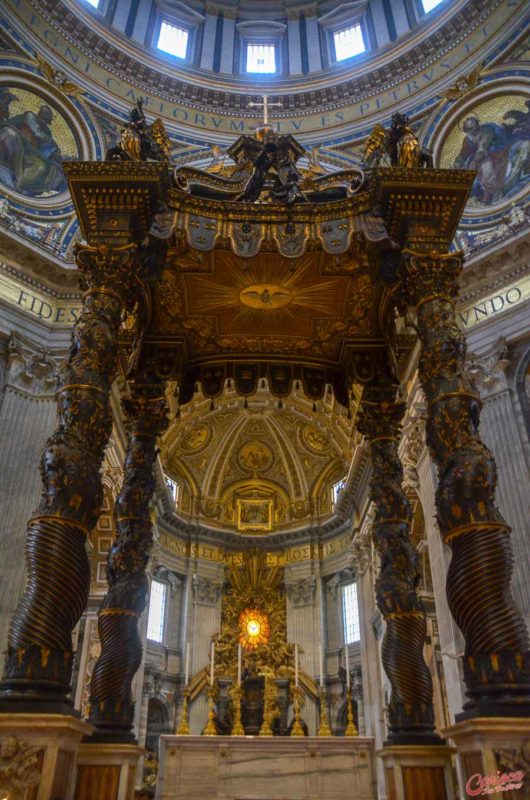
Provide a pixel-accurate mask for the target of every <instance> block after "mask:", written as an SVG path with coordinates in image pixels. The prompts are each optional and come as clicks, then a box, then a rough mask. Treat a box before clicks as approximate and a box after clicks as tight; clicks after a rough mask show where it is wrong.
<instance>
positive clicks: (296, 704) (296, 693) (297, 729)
mask: <svg viewBox="0 0 530 800" xmlns="http://www.w3.org/2000/svg"><path fill="white" fill-rule="evenodd" d="M301 704H302V690H301V689H300V687H299V686H295V687H294V689H293V714H294V725H293V727H292V728H291V733H290V735H291V736H304V735H305V734H304V729H303V728H302V723H301V722H300V706H301Z"/></svg>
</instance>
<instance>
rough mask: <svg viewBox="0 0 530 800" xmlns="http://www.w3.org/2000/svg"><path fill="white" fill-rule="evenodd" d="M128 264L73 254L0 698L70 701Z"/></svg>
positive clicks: (110, 255) (106, 256)
mask: <svg viewBox="0 0 530 800" xmlns="http://www.w3.org/2000/svg"><path fill="white" fill-rule="evenodd" d="M135 257H136V246H135V245H132V244H131V245H124V246H120V247H116V248H111V247H107V246H105V247H103V246H102V247H100V248H94V247H90V246H86V245H85V246H80V247H79V248H78V251H77V263H78V266H79V269H80V270H81V273H82V276H81V288H82V289H83V290H84V295H83V307H82V313H81V315H80V317H79V320H78V322H77V324H76V325H75V328H74V332H73V337H72V345H71V347H70V351H69V355H68V358H67V361H66V363H65V365H64V368H63V370H62V376H61V388H59V390H58V392H57V413H58V418H59V423H58V426H57V428H56V430H55V432H54V433H53V434H52V436H51V437H50V438H49V439H48V442H47V443H46V446H45V449H44V452H43V455H42V459H41V464H40V472H41V479H42V485H43V490H42V497H41V501H40V505H39V508H38V510H37V512H36V514H35V516H34V517H33V519H31V520H30V522H29V525H28V537H27V544H26V561H27V570H28V579H27V585H26V590H25V593H24V595H23V597H22V600H21V602H20V604H19V606H18V608H17V610H16V612H15V615H14V617H13V620H12V623H11V627H10V632H9V643H8V650H7V656H6V667H5V674H4V680H3V683H2V687H1V689H2V691H1V695H2V697H4V698H9V699H11V700H17V701H18V700H19V701H22V702H23V701H24V700H25V699H26V698H27V699H28V700H31V702H32V703H34V702H35V701H39V700H42V701H46V702H54V703H57V704H59V706H60V705H61V704H66V706H68V705H70V704H71V702H70V701H69V700H68V699H67V695H68V692H69V682H70V675H71V668H72V642H71V633H72V630H73V628H74V626H75V624H76V623H77V621H78V619H79V617H80V616H81V614H82V612H83V610H84V608H85V606H86V602H87V599H88V591H89V580H90V576H89V564H88V559H87V554H86V550H85V542H86V537H87V535H88V534H89V532H90V531H91V529H92V528H93V527H94V525H95V524H96V521H97V518H98V515H99V510H100V507H101V501H102V486H101V477H100V472H99V471H100V467H101V462H102V459H103V453H104V449H105V445H106V443H107V441H108V438H109V435H110V432H111V427H112V419H111V408H110V402H109V393H110V387H111V384H112V382H113V380H114V377H115V374H116V369H117V334H118V329H119V326H120V319H121V313H122V308H123V307H124V305H127V303H128V302H129V301H130V300H131V298H132V297H133V296H134V292H135V288H136V287H135V279H134V262H135Z"/></svg>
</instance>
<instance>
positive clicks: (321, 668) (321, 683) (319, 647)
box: [318, 644, 324, 689]
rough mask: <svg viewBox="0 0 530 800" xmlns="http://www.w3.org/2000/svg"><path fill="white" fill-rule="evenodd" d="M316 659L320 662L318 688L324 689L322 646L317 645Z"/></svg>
mask: <svg viewBox="0 0 530 800" xmlns="http://www.w3.org/2000/svg"><path fill="white" fill-rule="evenodd" d="M318 658H319V661H320V688H321V689H323V688H324V655H323V653H322V645H321V644H319V645H318Z"/></svg>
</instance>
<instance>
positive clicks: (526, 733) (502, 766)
mask: <svg viewBox="0 0 530 800" xmlns="http://www.w3.org/2000/svg"><path fill="white" fill-rule="evenodd" d="M441 733H442V735H443V736H444V737H446V738H448V739H451V740H452V741H453V742H454V744H455V746H456V749H457V751H458V760H459V762H460V770H461V775H462V783H463V786H464V797H469V796H479V795H480V792H479V791H477V790H478V787H479V786H480V777H481V778H488V777H489V776H498V777H502V776H503V775H506V776H507V778H506V779H505V784H506V783H513V781H509V780H508V778H509V776H510V774H512V775H513V774H514V773H518V772H519V773H520V772H523V773H524V777H523V779H522V786H521V787H520V788H518V789H514V790H507V789H505V790H503V791H498V792H493V793H491V794H490V793H489V792H487V794H488V797H490V798H492V800H530V717H476V718H474V719H466V720H463V721H462V722H457V723H456V724H455V725H451V726H450V727H448V728H445V729H444V730H442V731H441ZM517 783H519V782H517ZM469 790H471V791H469ZM473 791H474V792H475V794H474V795H473V794H472V793H471V792H473Z"/></svg>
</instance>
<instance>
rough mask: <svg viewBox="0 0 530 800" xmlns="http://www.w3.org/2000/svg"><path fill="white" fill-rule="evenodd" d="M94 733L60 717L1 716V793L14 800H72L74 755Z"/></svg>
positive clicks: (50, 715) (88, 727)
mask: <svg viewBox="0 0 530 800" xmlns="http://www.w3.org/2000/svg"><path fill="white" fill-rule="evenodd" d="M93 730H94V728H93V726H92V725H89V724H88V722H82V721H81V720H80V719H77V717H71V716H66V715H64V716H63V715H62V714H5V713H4V714H0V789H3V790H4V791H5V792H6V793H7V796H8V797H10V798H11V797H13V798H16V800H50V799H51V798H53V799H54V800H55V798H61V800H72V799H73V796H74V781H75V766H76V752H77V749H78V747H79V743H80V741H81V739H82V738H83V737H84V736H90V734H91V733H92V732H93ZM9 792H11V794H9ZM1 796H2V797H3V796H4V795H3V794H2V795H1Z"/></svg>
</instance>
